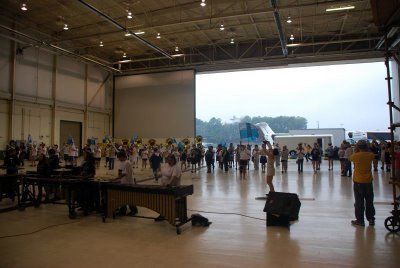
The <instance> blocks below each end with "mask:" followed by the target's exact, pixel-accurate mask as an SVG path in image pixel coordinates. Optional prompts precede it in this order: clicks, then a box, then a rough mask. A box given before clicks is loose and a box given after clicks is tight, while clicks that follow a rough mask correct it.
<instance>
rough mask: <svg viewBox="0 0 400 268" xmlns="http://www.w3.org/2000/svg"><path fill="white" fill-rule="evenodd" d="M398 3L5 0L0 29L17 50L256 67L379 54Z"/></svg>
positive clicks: (152, 67)
mask: <svg viewBox="0 0 400 268" xmlns="http://www.w3.org/2000/svg"><path fill="white" fill-rule="evenodd" d="M202 2H204V4H205V6H202V5H201V4H202ZM23 5H25V7H26V9H27V10H22V9H21V8H22V6H23ZM399 6H400V5H399V1H397V0H390V1H388V0H381V1H376V0H353V1H352V0H347V1H343V0H338V1H331V0H279V1H278V0H239V1H235V0H107V1H105V0H40V1H36V0H29V1H28V0H27V1H22V0H18V1H16V0H2V1H1V2H0V36H2V37H5V38H8V39H10V40H14V41H16V42H17V48H16V52H17V53H21V54H23V50H24V49H28V48H30V47H32V46H35V47H42V48H43V49H46V50H52V51H55V52H56V53H60V54H68V55H71V56H74V57H77V58H80V59H81V60H83V61H91V62H92V63H96V64H99V65H101V66H102V67H104V68H107V69H109V70H112V71H115V72H116V71H117V70H121V71H123V72H129V73H137V72H147V71H160V70H170V69H183V68H194V69H196V70H197V71H215V70H228V69H242V68H261V67H269V66H284V65H288V64H296V63H300V64H304V63H311V62H321V61H336V60H354V59H357V60H358V59H369V58H379V57H382V58H383V57H384V49H383V48H384V45H383V42H382V41H383V40H384V34H385V33H388V32H390V33H391V36H390V38H391V42H392V43H393V44H394V45H393V49H395V48H396V46H395V43H396V42H398V41H396V39H397V34H398V33H397V27H395V26H396V25H398V24H397V23H398V20H397V19H398V17H399ZM335 8H336V9H339V10H333V11H329V9H335ZM347 8H348V9H347ZM129 14H130V15H131V16H132V18H128V16H129ZM64 28H68V29H64ZM127 33H129V34H131V35H130V36H126V34H127ZM392 39H393V40H392Z"/></svg>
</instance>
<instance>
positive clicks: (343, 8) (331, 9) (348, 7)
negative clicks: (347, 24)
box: [325, 5, 355, 12]
mask: <svg viewBox="0 0 400 268" xmlns="http://www.w3.org/2000/svg"><path fill="white" fill-rule="evenodd" d="M353 8H355V6H353V5H347V6H338V7H330V8H327V9H326V10H325V11H327V12H329V11H339V10H348V9H353Z"/></svg>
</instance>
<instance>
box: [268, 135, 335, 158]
mask: <svg viewBox="0 0 400 268" xmlns="http://www.w3.org/2000/svg"><path fill="white" fill-rule="evenodd" d="M332 140H333V135H331V134H316V135H284V136H275V138H274V143H278V144H279V146H280V147H281V148H282V147H283V146H284V145H286V146H287V148H288V150H289V156H290V157H291V158H295V157H296V148H297V146H298V145H299V143H302V144H303V147H305V145H306V144H310V145H311V147H313V145H314V143H318V144H319V145H320V147H321V148H322V149H323V152H325V149H326V148H327V147H328V144H329V143H332Z"/></svg>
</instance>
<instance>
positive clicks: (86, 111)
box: [82, 64, 89, 144]
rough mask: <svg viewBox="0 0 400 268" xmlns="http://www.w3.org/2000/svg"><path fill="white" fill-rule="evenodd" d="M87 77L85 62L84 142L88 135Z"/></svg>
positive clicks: (87, 67) (87, 70)
mask: <svg viewBox="0 0 400 268" xmlns="http://www.w3.org/2000/svg"><path fill="white" fill-rule="evenodd" d="M88 79H89V66H88V65H87V64H86V65H85V86H84V87H85V97H84V98H85V100H84V103H85V111H84V119H83V137H82V139H83V142H84V144H86V140H87V139H88V138H89V137H88V132H89V130H88V121H89V119H88Z"/></svg>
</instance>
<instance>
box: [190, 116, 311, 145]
mask: <svg viewBox="0 0 400 268" xmlns="http://www.w3.org/2000/svg"><path fill="white" fill-rule="evenodd" d="M233 119H234V120H237V122H233V123H222V120H221V119H220V118H215V117H213V118H211V119H210V120H209V121H208V122H206V121H202V120H200V119H198V118H196V135H201V136H202V137H203V140H204V141H205V142H206V143H215V144H219V143H222V144H223V143H227V144H229V143H231V142H232V143H234V144H237V143H239V141H240V136H239V123H252V124H257V123H261V122H266V123H267V124H268V125H269V126H270V128H271V129H272V130H273V131H274V132H275V133H288V132H289V130H292V129H306V128H307V119H305V118H304V117H301V116H277V117H268V116H255V117H250V116H244V117H242V118H240V119H237V118H233Z"/></svg>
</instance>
